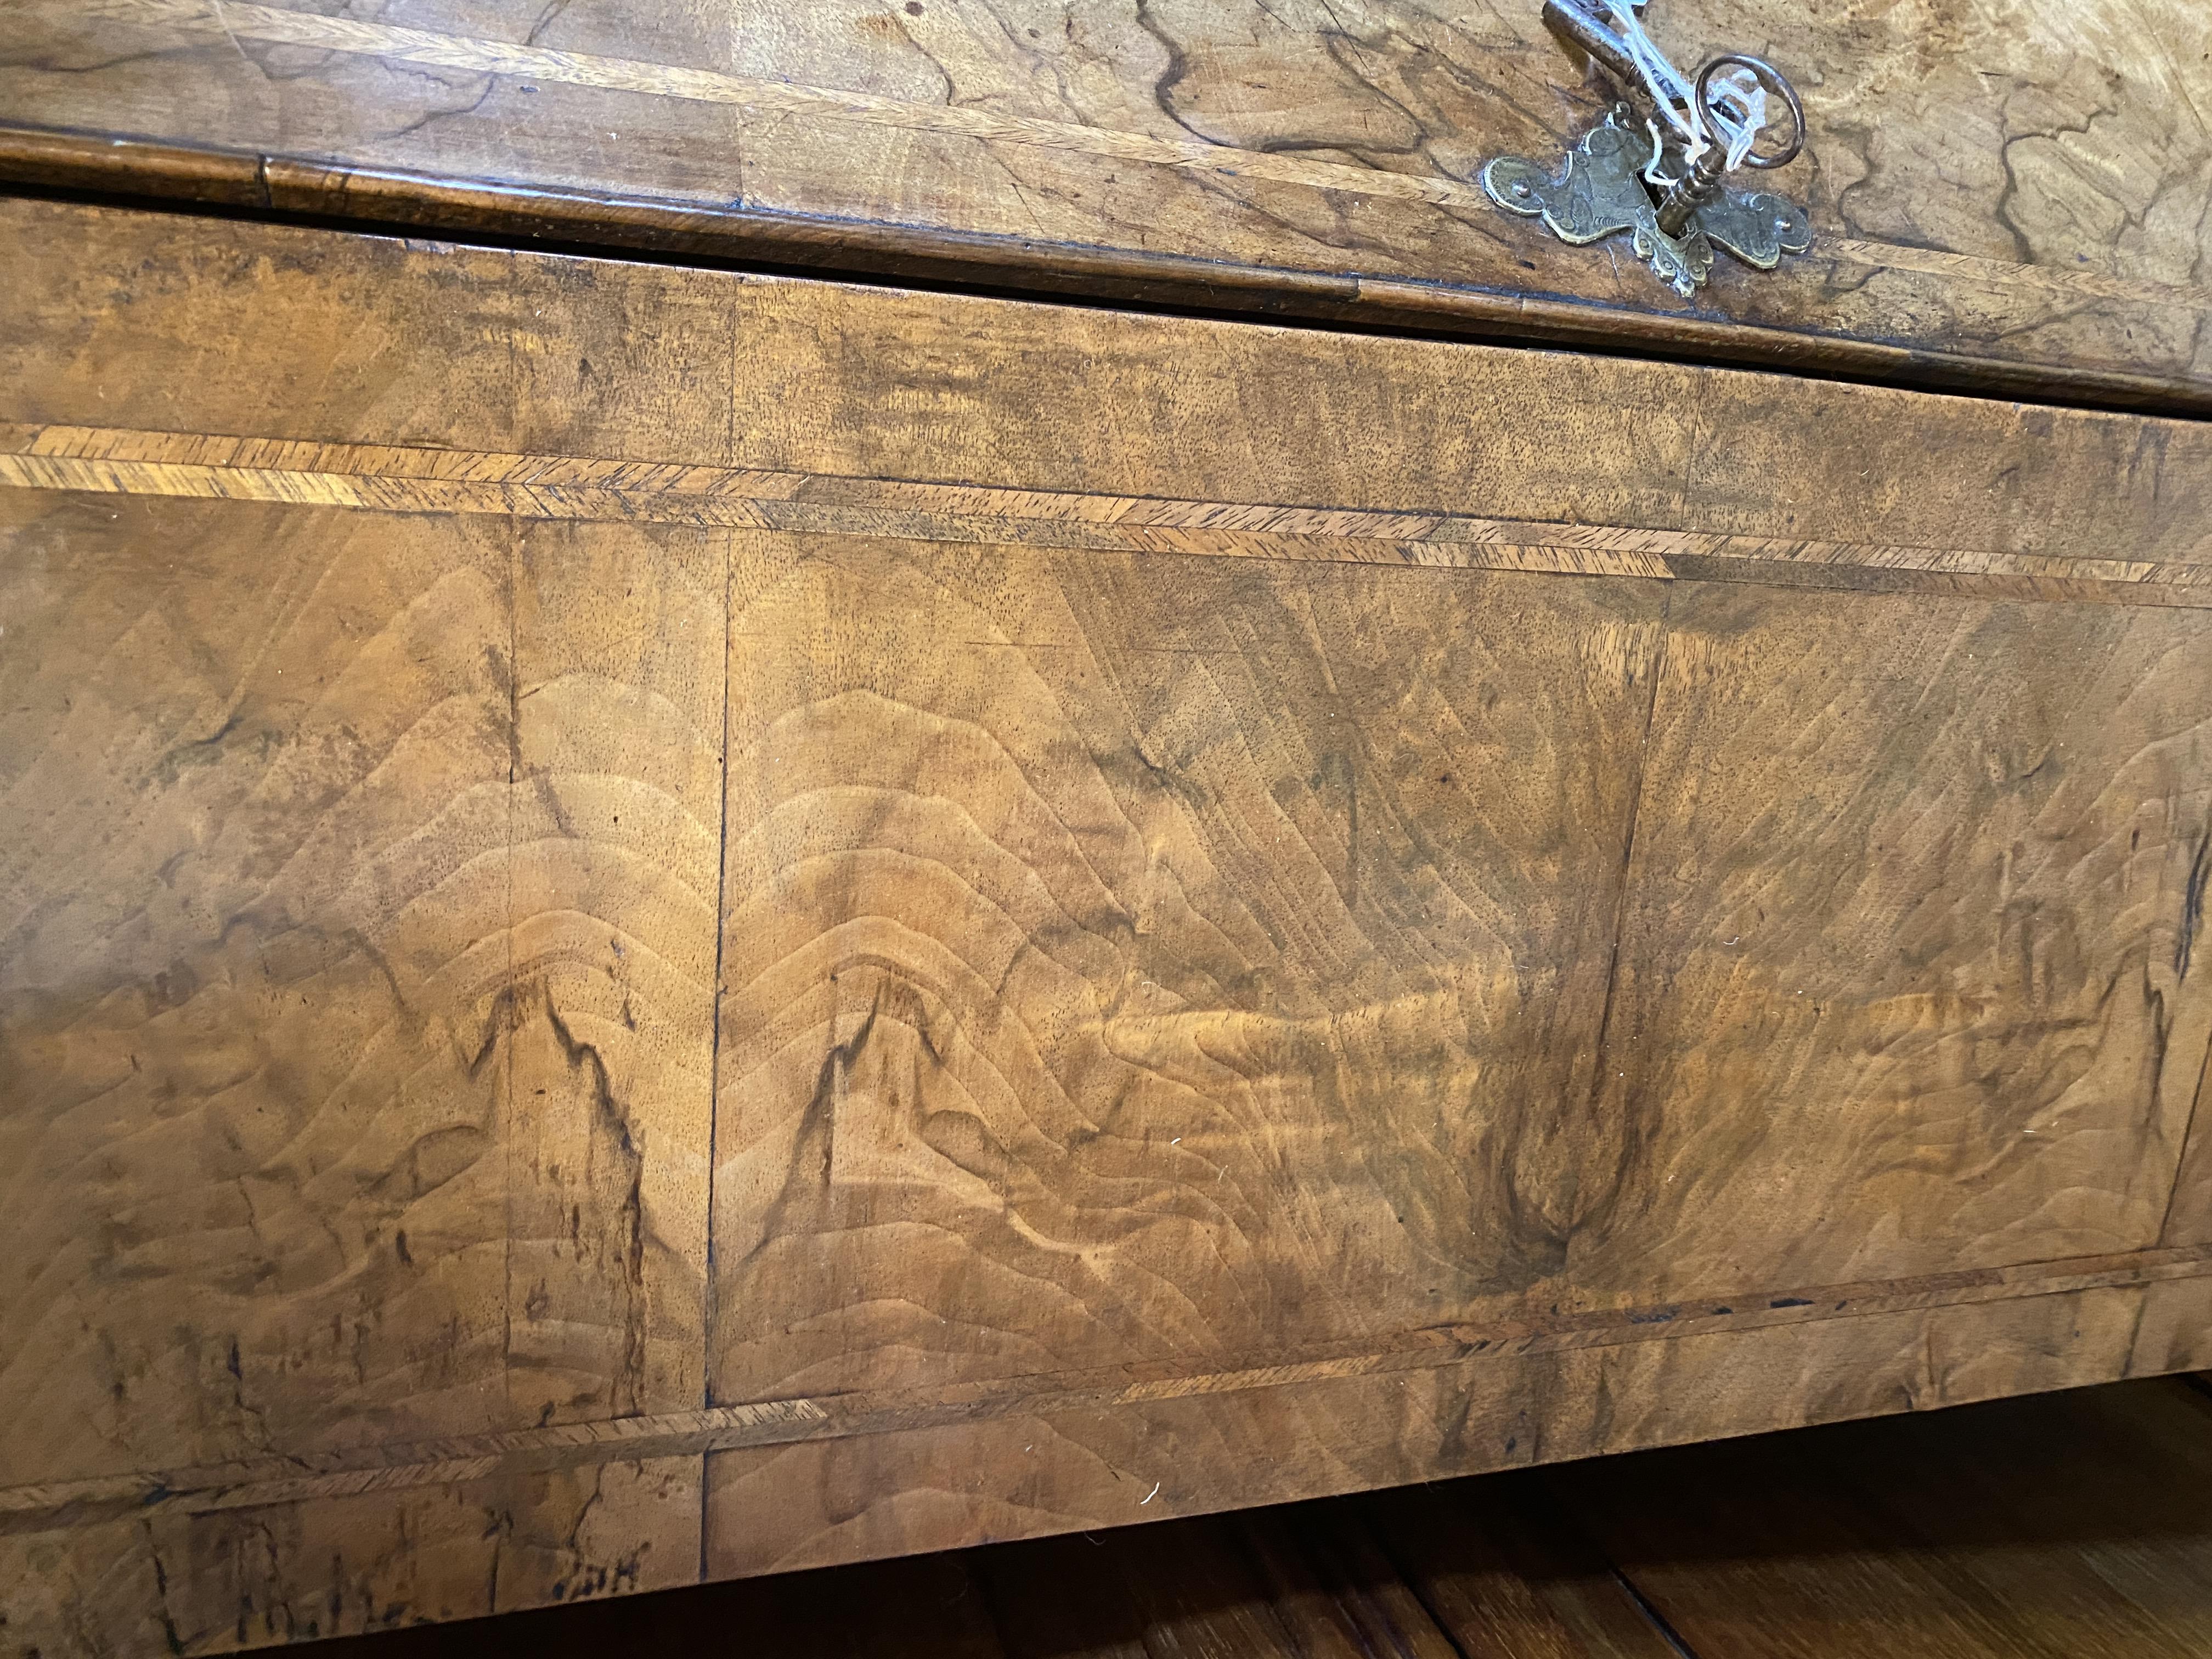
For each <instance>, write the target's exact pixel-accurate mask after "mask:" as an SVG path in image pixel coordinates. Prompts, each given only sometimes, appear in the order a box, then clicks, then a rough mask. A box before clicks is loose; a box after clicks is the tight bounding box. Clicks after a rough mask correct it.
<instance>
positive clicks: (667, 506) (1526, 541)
mask: <svg viewBox="0 0 2212 1659" xmlns="http://www.w3.org/2000/svg"><path fill="white" fill-rule="evenodd" d="M0 488H13V489H52V490H78V491H87V492H91V493H94V494H100V495H152V496H176V497H185V498H191V499H198V500H213V501H273V502H280V503H283V504H286V505H289V506H297V507H343V508H349V509H353V510H357V511H365V512H374V513H485V514H491V515H495V516H501V517H507V518H517V519H534V520H587V521H592V522H600V523H649V524H675V525H685V526H695V527H703V528H718V527H719V528H749V529H760V530H775V531H781V532H790V533H798V534H824V535H844V536H866V537H886V538H896V539H903V540H916V541H933V542H967V543H985V544H993V545H1017V546H1031V547H1043V548H1055V549H1071V550H1098V551H1121V552H1140V553H1160V554H1187V555H1198V556H1217V557H1241V558H1263V559H1281V560H1287V561H1306V562H1310V561H1316V560H1318V561H1324V562H1347V563H1360V564H1390V565H1411V566H1422V567H1426V568H1446V569H1479V570H1518V571H1529V572H1538V573H1543V574H1561V575H1577V576H1637V577H1644V578H1649V579H1651V580H1660V581H1667V580H1678V579H1688V580H1707V581H1711V580H1720V581H1764V582H1771V583H1783V584H1789V585H1799V586H1802V585H1819V586H1850V587H1875V588H1880V589H1881V590H1883V591H1895V590H1897V589H1899V588H1900V587H1907V588H1917V589H1928V588H1931V587H1932V588H1935V589H1936V590H1939V591H1944V592H1979V593H1984V594H1990V595H1993V596H1996V597H2004V598H2019V599H2046V600H2060V601H2075V602H2079V601H2088V602H2104V603H2112V602H2122V603H2130V604H2142V605H2183V606H2190V607H2212V564H2193V563H2170V562H2169V563H2159V562H2151V561H2148V560H2126V559H2099V558H2075V557H2060V556H2042V555H2029V554H2015V553H1995V552H1984V551H1977V550H1963V549H1946V548H1929V547H1900V546H1883V545H1875V544H1862V543H1851V542H1822V541H1792V540H1785V539H1782V538H1772V537H1759V536H1735V535H1714V534H1705V533H1701V532H1693V531H1681V530H1649V529H1638V528H1635V527H1632V526H1617V525H1569V524H1556V523H1541V522H1534V521H1528V520H1510V519H1492V518H1480V517H1474V516H1467V515H1459V514H1452V513H1390V512H1376V511H1370V510H1363V509H1357V508H1334V507H1285V506H1280V505H1273V504H1268V503H1264V502H1237V501H1179V500H1168V499H1158V498H1152V497H1145V496H1127V495H1085V494H1079V493H1075V492H1066V491H1050V490H1033V489H994V488H991V487H988V486H983V485H973V484H962V483H928V482H923V481H916V480H908V479H896V478H866V477H846V476H841V475H833V474H823V473H805V472H790V471H773V470H762V469H756V468H742V467H717V466H699V465H683V464H675V463H666V462H651V461H623V460H612V459H598V458H591V457H578V456H564V455H515V454H501V453H489V452H480V451H473V450H441V449H416V448H406V447H393V446H384V445H368V444H323V443H313V442H307V441H299V440H294V439H285V438H251V437H234V436H222V435H210V434H203V433H169V432H149V431H139V430H132V429H127V428H94V427H74V426H28V425H21V424H13V423H5V422H0Z"/></svg>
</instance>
